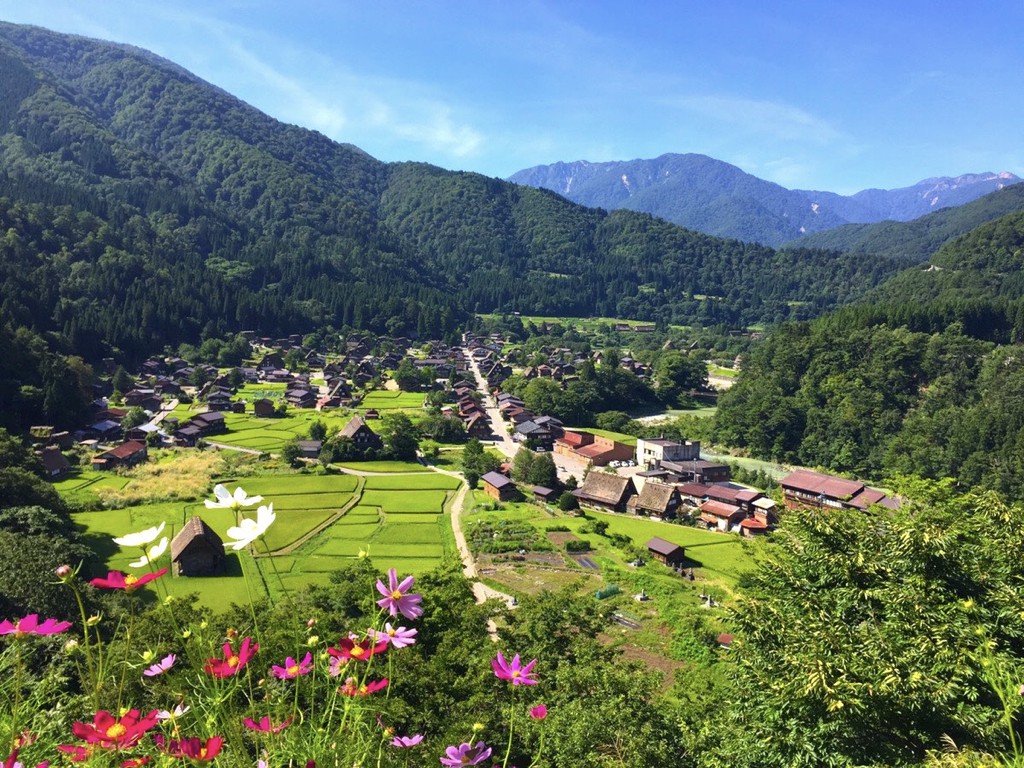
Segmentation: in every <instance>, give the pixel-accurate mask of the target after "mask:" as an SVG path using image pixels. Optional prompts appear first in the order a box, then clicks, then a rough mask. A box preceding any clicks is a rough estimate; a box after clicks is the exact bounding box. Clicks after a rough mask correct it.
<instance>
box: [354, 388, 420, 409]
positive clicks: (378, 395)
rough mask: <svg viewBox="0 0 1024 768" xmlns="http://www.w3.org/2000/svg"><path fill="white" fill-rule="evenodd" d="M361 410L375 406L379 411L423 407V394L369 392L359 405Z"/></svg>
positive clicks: (383, 391) (389, 391)
mask: <svg viewBox="0 0 1024 768" xmlns="http://www.w3.org/2000/svg"><path fill="white" fill-rule="evenodd" d="M359 408H360V410H363V411H366V410H368V409H370V408H374V409H376V410H378V411H392V410H395V409H398V408H403V409H405V408H407V409H421V408H423V395H422V394H418V393H416V392H399V391H391V390H376V391H374V392H369V393H368V394H367V395H366V397H364V398H363V402H362V403H360V405H359Z"/></svg>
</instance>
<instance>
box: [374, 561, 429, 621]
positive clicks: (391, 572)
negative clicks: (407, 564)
mask: <svg viewBox="0 0 1024 768" xmlns="http://www.w3.org/2000/svg"><path fill="white" fill-rule="evenodd" d="M415 581H416V579H415V578H413V577H412V576H406V577H405V578H404V579H402V581H401V582H399V581H398V572H397V571H396V570H395V569H394V568H389V569H388V585H387V586H386V587H385V586H384V582H382V581H381V580H380V579H378V580H377V591H378V592H380V593H381V594H382V595H384V597H383V599H381V600H378V601H377V605H379V606H380V607H381V608H387V609H388V613H390V614H391V615H392V616H397V615H398V614H399V613H401V614H402V615H403V616H405V618H407V619H418V618H419V617H420V616H422V615H423V609H422V608H420V601H421V600H423V596H422V595H418V594H416V593H415V592H409V589H410V588H411V587H412V585H413V583H414V582H415Z"/></svg>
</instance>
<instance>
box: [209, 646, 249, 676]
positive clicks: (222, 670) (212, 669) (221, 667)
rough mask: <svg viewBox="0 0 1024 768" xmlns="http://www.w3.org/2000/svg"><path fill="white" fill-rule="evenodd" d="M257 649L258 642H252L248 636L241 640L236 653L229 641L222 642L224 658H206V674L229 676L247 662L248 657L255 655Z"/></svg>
mask: <svg viewBox="0 0 1024 768" xmlns="http://www.w3.org/2000/svg"><path fill="white" fill-rule="evenodd" d="M259 649H260V646H259V643H254V642H252V638H250V637H247V638H245V639H244V640H243V641H242V646H241V647H240V648H239V649H238V654H237V655H236V654H235V652H234V649H232V647H231V643H224V658H223V659H207V660H206V666H205V667H204V669H205V670H206V673H207V674H208V675H212V676H213V677H231V676H232V675H234V674H236V673H237V672H238V670H240V669H241V668H242V667H244V666H245V665H246V664H248V663H249V659H251V658H252V657H253V656H255V655H256V651H258V650H259Z"/></svg>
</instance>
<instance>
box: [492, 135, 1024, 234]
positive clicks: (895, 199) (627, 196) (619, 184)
mask: <svg viewBox="0 0 1024 768" xmlns="http://www.w3.org/2000/svg"><path fill="white" fill-rule="evenodd" d="M509 181H513V182H515V183H517V184H526V185H529V186H532V187H540V188H543V189H550V190H552V191H554V192H557V193H558V194H560V195H564V196H565V197H567V198H568V199H570V200H572V201H574V202H577V203H580V204H582V205H589V206H595V207H600V208H607V209H609V210H612V209H618V208H625V209H628V210H634V211H645V212H647V213H651V214H653V215H655V216H659V217H661V218H663V219H667V220H668V221H671V222H674V223H676V224H680V225H682V226H684V227H689V228H691V229H696V230H698V231H700V232H705V233H707V234H711V235H717V236H719V237H734V238H737V239H740V240H745V241H748V242H758V243H765V244H767V245H775V246H777V245H781V244H782V243H785V242H788V241H790V240H794V239H795V238H798V237H800V236H801V235H802V234H804V233H807V232H822V231H825V230H830V229H833V228H835V227H840V226H842V225H844V224H851V223H872V222H879V221H883V220H886V219H892V220H896V221H909V220H911V219H915V218H917V217H919V216H924V215H925V214H928V213H931V212H933V211H935V210H938V209H940V208H945V207H947V206H958V205H962V204H964V203H966V202H969V201H971V200H974V199H976V198H978V197H980V196H982V195H985V194H988V193H989V192H993V191H995V190H998V189H1002V188H1003V187H1005V186H1008V185H1011V184H1016V183H1017V182H1019V181H1020V179H1019V178H1017V177H1016V176H1014V175H1013V174H1011V173H981V174H967V175H964V176H957V177H955V178H946V177H943V178H936V179H925V180H924V181H921V182H918V183H917V184H915V185H913V186H911V187H905V188H902V189H891V190H885V189H866V190H863V191H861V192H857V193H856V194H854V195H848V196H844V195H837V194H835V193H833V192H813V191H807V190H791V189H786V188H785V187H782V186H780V185H778V184H774V183H772V182H769V181H765V180H763V179H759V178H757V177H756V176H752V175H751V174H749V173H745V172H743V171H741V170H740V169H739V168H737V167H736V166H734V165H730V164H729V163H725V162H722V161H721V160H715V159H713V158H710V157H707V156H705V155H698V154H685V155H678V154H665V155H662V156H661V157H658V158H655V159H653V160H629V161H613V162H606V163H590V162H587V161H585V160H580V161H576V162H569V163H553V164H552V165H539V166H536V167H534V168H527V169H525V170H522V171H519V172H517V173H515V174H513V175H512V176H510V177H509ZM813 247H816V248H817V247H824V248H830V247H832V246H831V244H828V243H827V242H826V243H821V242H816V243H814V245H813Z"/></svg>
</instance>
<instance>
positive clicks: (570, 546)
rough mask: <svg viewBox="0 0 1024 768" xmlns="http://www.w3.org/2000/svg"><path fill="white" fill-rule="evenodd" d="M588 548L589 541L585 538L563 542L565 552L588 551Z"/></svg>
mask: <svg viewBox="0 0 1024 768" xmlns="http://www.w3.org/2000/svg"><path fill="white" fill-rule="evenodd" d="M590 549H591V547H590V542H589V541H587V540H586V539H574V540H572V541H567V542H565V551H566V552H589V551H590Z"/></svg>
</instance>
